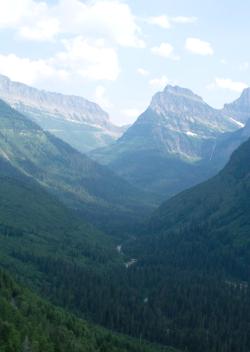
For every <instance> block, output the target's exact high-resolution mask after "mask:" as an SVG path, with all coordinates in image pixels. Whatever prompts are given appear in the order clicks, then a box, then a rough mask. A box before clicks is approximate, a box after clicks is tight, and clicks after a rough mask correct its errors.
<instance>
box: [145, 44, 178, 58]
mask: <svg viewBox="0 0 250 352" xmlns="http://www.w3.org/2000/svg"><path fill="white" fill-rule="evenodd" d="M151 52H152V53H153V54H154V55H158V56H161V57H164V58H168V59H171V60H176V61H177V60H179V59H180V57H179V56H178V55H176V54H175V53H174V48H173V46H172V45H171V44H169V43H161V44H160V46H158V47H157V46H156V47H153V48H151Z"/></svg>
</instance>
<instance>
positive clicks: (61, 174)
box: [0, 101, 151, 230]
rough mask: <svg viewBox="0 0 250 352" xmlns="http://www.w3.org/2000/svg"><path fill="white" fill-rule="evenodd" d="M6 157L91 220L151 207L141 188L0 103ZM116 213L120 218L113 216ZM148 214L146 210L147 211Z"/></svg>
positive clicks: (136, 215) (128, 216)
mask: <svg viewBox="0 0 250 352" xmlns="http://www.w3.org/2000/svg"><path fill="white" fill-rule="evenodd" d="M0 155H1V156H2V157H3V158H5V160H8V161H9V162H10V163H11V165H12V166H14V167H15V168H16V169H18V170H19V171H21V172H22V173H23V174H25V175H28V176H30V177H31V178H33V179H34V180H36V181H37V182H38V183H40V184H41V185H42V186H44V187H45V188H46V189H47V190H48V191H49V192H51V193H53V194H55V195H56V196H58V197H59V198H60V199H61V200H63V201H64V203H65V204H66V205H67V206H69V207H71V208H74V209H75V210H76V211H78V212H79V213H80V214H82V216H83V217H84V218H85V219H88V220H90V221H93V222H96V223H98V224H99V225H100V224H102V225H103V226H107V228H109V229H110V230H111V227H112V226H111V224H113V225H114V224H115V223H116V224H119V221H121V222H123V223H124V222H126V221H127V222H130V223H131V226H132V224H133V221H134V220H135V219H137V220H138V219H140V217H141V216H142V215H143V214H144V211H145V212H146V213H147V211H149V210H150V209H151V208H150V207H148V206H147V201H146V197H145V196H144V194H143V193H142V192H141V191H138V190H137V189H136V188H135V187H133V186H131V185H129V184H128V183H127V182H126V181H123V180H122V179H121V178H120V177H118V176H116V175H115V174H114V173H113V172H112V171H109V170H108V169H107V168H106V167H104V166H101V165H98V164H97V163H96V162H94V161H92V160H91V159H89V158H88V157H87V156H85V155H83V154H81V153H79V152H78V151H76V150H75V149H73V148H72V147H70V146H69V145H68V144H66V143H64V142H63V141H61V140H60V139H58V138H56V137H54V136H53V135H51V134H49V133H48V132H44V131H43V130H42V129H41V128H40V127H39V126H38V125H37V124H36V123H34V122H32V121H31V120H29V119H28V118H26V117H24V116H23V115H22V114H20V113H19V112H17V111H16V110H14V109H12V108H11V107H10V106H9V105H7V104H6V103H5V102H3V101H0ZM114 214H116V217H114V216H113V215H114ZM144 215H145V214H144Z"/></svg>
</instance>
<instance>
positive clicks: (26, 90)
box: [0, 75, 123, 152]
mask: <svg viewBox="0 0 250 352" xmlns="http://www.w3.org/2000/svg"><path fill="white" fill-rule="evenodd" d="M0 98H2V99H3V100H5V101H6V102H7V103H8V104H10V105H11V106H12V107H13V108H15V109H16V110H18V111H19V112H21V113H23V114H25V115H26V116H28V117H30V118H31V119H33V120H34V121H35V122H37V123H38V124H39V125H40V126H41V127H42V128H43V129H45V130H48V131H50V132H51V133H53V134H55V135H56V136H58V137H59V138H61V139H63V140H64V141H66V142H68V143H69V144H71V145H72V146H74V147H75V148H76V149H78V150H80V151H82V152H87V151H90V150H92V149H95V148H98V147H103V146H106V145H108V144H109V143H111V142H113V141H114V140H115V139H117V138H119V137H120V135H121V134H122V132H123V130H122V128H119V127H117V126H114V125H113V124H112V123H111V122H110V121H109V117H108V114H107V113H106V112H105V111H103V110H102V109H101V108H100V107H99V106H98V105H97V104H95V103H93V102H90V101H88V100H86V99H84V98H82V97H78V96H72V95H63V94H59V93H51V92H47V91H44V90H38V89H35V88H32V87H29V86H27V85H25V84H22V83H18V82H13V81H11V80H10V79H9V78H7V77H5V76H2V75H0Z"/></svg>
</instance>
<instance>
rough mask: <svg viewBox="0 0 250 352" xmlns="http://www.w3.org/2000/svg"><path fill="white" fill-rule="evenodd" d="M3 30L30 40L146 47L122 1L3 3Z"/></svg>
mask: <svg viewBox="0 0 250 352" xmlns="http://www.w3.org/2000/svg"><path fill="white" fill-rule="evenodd" d="M0 28H13V29H14V30H15V31H16V32H17V34H18V35H19V36H20V37H21V38H24V39H29V40H52V39H54V38H55V37H56V36H57V35H59V34H62V35H66V34H67V35H68V34H71V35H75V36H77V35H82V36H85V37H86V38H89V39H90V38H95V39H98V38H103V39H106V40H108V41H111V42H113V43H115V44H117V45H121V46H127V47H144V46H145V43H144V41H143V39H142V38H141V30H140V28H139V26H138V24H137V21H136V18H135V16H134V15H133V13H132V11H131V9H130V7H129V6H128V4H126V3H124V2H123V1H120V0H100V1H88V2H82V1H80V0H58V1H57V2H56V3H55V4H53V3H52V4H50V5H49V4H48V3H47V2H45V1H35V0H22V1H20V0H8V1H2V2H1V12H0Z"/></svg>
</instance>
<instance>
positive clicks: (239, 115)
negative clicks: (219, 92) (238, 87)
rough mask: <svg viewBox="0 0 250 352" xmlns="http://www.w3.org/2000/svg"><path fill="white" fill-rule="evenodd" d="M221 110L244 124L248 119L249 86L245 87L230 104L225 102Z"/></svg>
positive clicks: (249, 115)
mask: <svg viewBox="0 0 250 352" xmlns="http://www.w3.org/2000/svg"><path fill="white" fill-rule="evenodd" d="M223 112H224V113H225V114H226V115H228V116H230V117H231V118H233V119H235V120H236V121H240V122H241V123H243V124H245V123H246V122H247V121H248V120H249V119H250V88H245V89H244V90H243V92H242V94H241V96H240V97H239V98H238V99H236V100H235V101H234V102H232V103H230V104H225V105H224V108H223Z"/></svg>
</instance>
